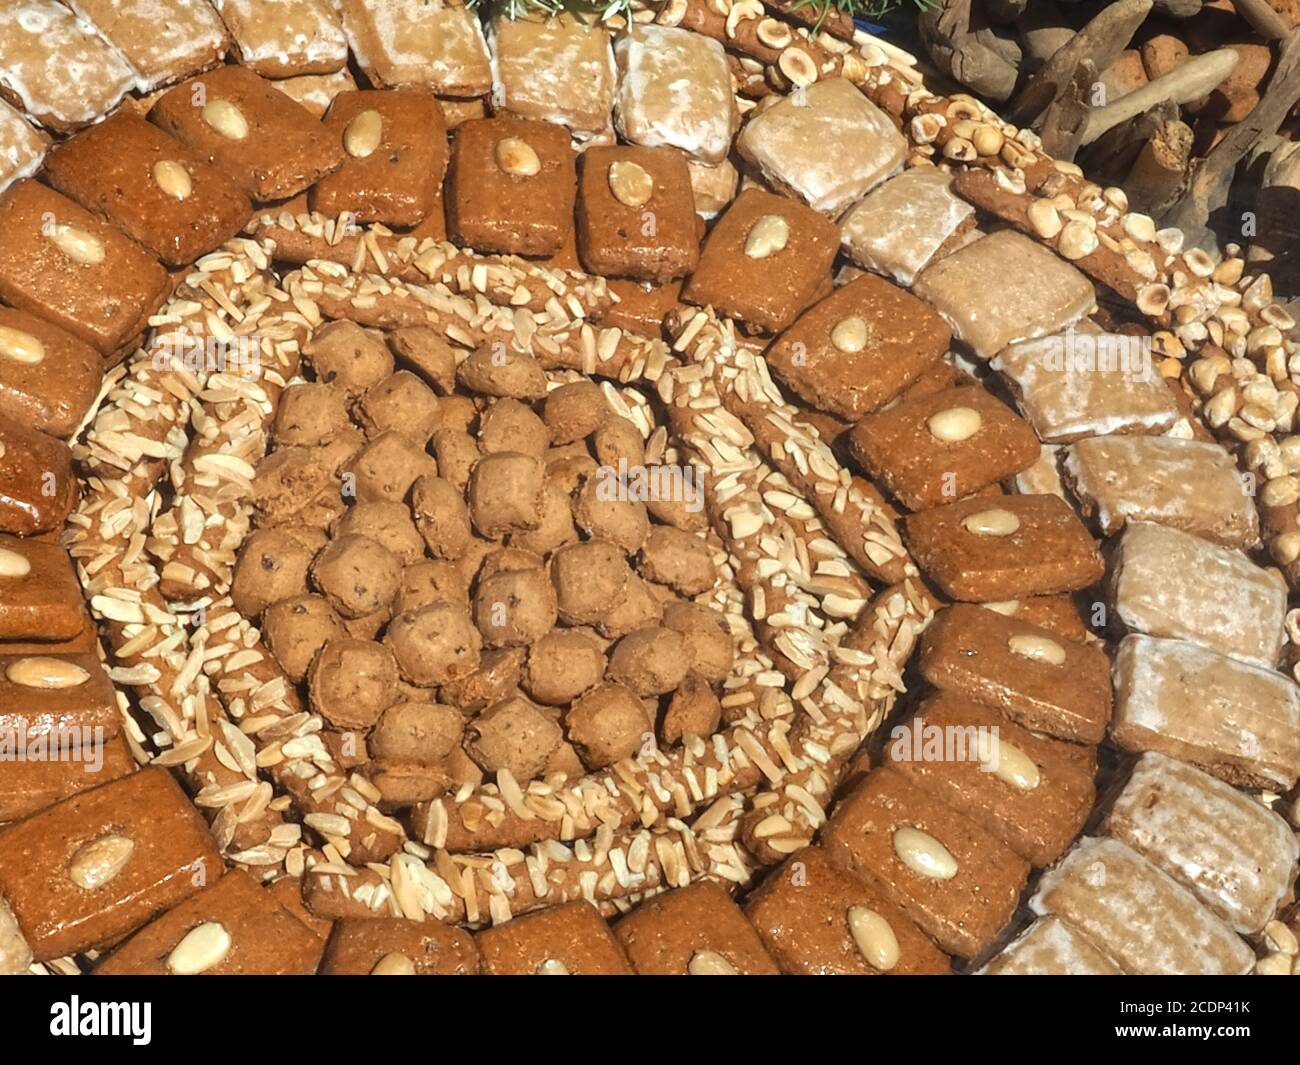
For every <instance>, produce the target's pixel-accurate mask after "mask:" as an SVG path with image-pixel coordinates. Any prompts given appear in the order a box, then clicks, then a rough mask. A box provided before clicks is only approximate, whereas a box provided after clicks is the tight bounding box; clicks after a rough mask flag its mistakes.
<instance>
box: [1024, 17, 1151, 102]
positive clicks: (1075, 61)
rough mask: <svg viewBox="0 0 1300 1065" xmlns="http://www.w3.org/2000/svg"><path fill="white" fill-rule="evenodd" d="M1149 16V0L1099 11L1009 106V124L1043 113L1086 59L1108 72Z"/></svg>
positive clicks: (1057, 97)
mask: <svg viewBox="0 0 1300 1065" xmlns="http://www.w3.org/2000/svg"><path fill="white" fill-rule="evenodd" d="M1149 14H1151V0H1118V2H1116V3H1113V4H1108V5H1107V6H1106V7H1104V8H1102V10H1101V11H1100V12H1099V13H1098V14H1097V15H1096V17H1094V18H1093V19H1092V21H1091V22H1089V23H1088V24H1087V25H1086V26H1084V27H1083V29H1081V30H1080V31H1079V32H1078V33H1076V34H1075V35H1074V36H1073V37H1072V38H1071V39H1070V41H1069V43H1067V44H1066V45H1065V46H1064V47H1062V48H1061V49H1060V50H1059V51H1057V52H1056V54H1055V55H1053V56H1052V58H1051V59H1049V60H1048V61H1047V62H1046V63H1044V64H1043V68H1042V70H1040V71H1039V72H1038V73H1037V74H1035V75H1034V76H1033V77H1032V78H1031V79H1030V81H1029V84H1028V85H1026V86H1025V88H1024V89H1023V90H1022V91H1021V93H1020V94H1019V96H1017V97H1016V99H1015V101H1014V102H1013V103H1012V105H1011V109H1010V113H1009V115H1008V117H1009V118H1010V119H1011V121H1012V122H1016V123H1019V124H1020V125H1026V124H1027V123H1029V122H1031V121H1033V120H1034V119H1035V118H1037V117H1038V116H1039V115H1041V114H1043V112H1044V111H1046V110H1047V109H1048V108H1049V107H1051V106H1052V104H1053V103H1055V102H1056V100H1057V99H1059V98H1060V96H1061V94H1062V93H1063V92H1064V91H1065V89H1066V87H1067V86H1068V85H1070V83H1071V82H1072V81H1074V79H1075V74H1076V72H1077V71H1078V69H1079V66H1080V65H1081V64H1082V63H1083V62H1084V61H1085V60H1086V61H1090V62H1091V63H1092V65H1093V66H1094V68H1095V69H1096V70H1097V71H1098V72H1101V71H1105V70H1108V69H1109V68H1110V66H1111V65H1112V64H1113V63H1114V62H1115V60H1116V59H1118V58H1119V55H1120V53H1121V52H1122V51H1124V49H1125V48H1127V47H1128V45H1129V42H1130V41H1132V40H1133V34H1134V33H1136V32H1137V28H1138V27H1139V26H1141V25H1142V23H1143V22H1144V21H1145V20H1146V17H1147V16H1148V15H1149Z"/></svg>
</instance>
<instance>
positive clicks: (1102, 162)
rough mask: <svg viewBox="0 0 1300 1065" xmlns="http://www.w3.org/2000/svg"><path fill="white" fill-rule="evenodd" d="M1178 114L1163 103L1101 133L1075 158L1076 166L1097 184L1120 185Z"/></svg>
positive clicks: (1170, 104) (1168, 102)
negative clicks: (1149, 145)
mask: <svg viewBox="0 0 1300 1065" xmlns="http://www.w3.org/2000/svg"><path fill="white" fill-rule="evenodd" d="M1178 114H1179V111H1178V107H1177V105H1176V104H1173V103H1171V102H1170V101H1168V100H1162V101H1161V102H1160V103H1158V104H1156V106H1155V107H1153V108H1151V109H1150V110H1149V111H1143V112H1142V114H1140V115H1136V116H1135V117H1133V118H1130V119H1129V120H1128V121H1127V122H1122V123H1120V124H1119V125H1118V126H1116V127H1115V128H1114V129H1111V130H1108V131H1107V132H1105V133H1103V134H1102V135H1101V136H1100V137H1098V138H1097V139H1096V140H1095V141H1093V142H1092V144H1090V145H1088V146H1087V147H1086V148H1085V149H1084V150H1083V151H1082V152H1080V153H1079V154H1078V155H1077V156H1076V157H1075V162H1077V163H1078V164H1079V165H1080V166H1082V167H1083V169H1084V171H1085V172H1086V173H1087V174H1088V175H1089V176H1090V177H1091V178H1092V180H1094V181H1096V182H1098V183H1099V184H1103V185H1122V184H1123V183H1124V180H1125V178H1126V177H1127V176H1128V173H1129V171H1130V170H1131V169H1132V167H1133V164H1134V162H1135V161H1136V160H1137V157H1138V154H1139V153H1140V152H1141V151H1142V149H1143V148H1144V147H1145V146H1146V145H1147V144H1148V143H1149V142H1150V141H1151V138H1152V137H1154V136H1155V135H1156V134H1157V133H1158V132H1159V131H1160V130H1161V129H1162V128H1163V127H1164V126H1165V125H1166V124H1167V123H1168V122H1170V121H1172V120H1174V119H1176V118H1177V117H1178Z"/></svg>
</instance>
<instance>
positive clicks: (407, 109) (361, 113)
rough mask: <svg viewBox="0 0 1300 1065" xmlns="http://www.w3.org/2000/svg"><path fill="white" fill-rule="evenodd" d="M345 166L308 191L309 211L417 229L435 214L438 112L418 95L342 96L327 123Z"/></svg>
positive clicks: (441, 128)
mask: <svg viewBox="0 0 1300 1065" xmlns="http://www.w3.org/2000/svg"><path fill="white" fill-rule="evenodd" d="M323 121H324V125H325V129H326V132H327V133H329V134H330V135H331V136H333V137H336V138H337V139H338V142H339V143H340V144H341V145H342V146H343V151H344V153H345V156H346V158H345V160H344V163H343V165H342V166H341V167H340V168H339V169H338V170H336V171H335V172H334V173H332V174H327V175H325V176H324V177H323V178H321V180H320V181H318V182H317V183H316V184H315V185H313V186H312V190H311V209H312V210H313V211H319V212H320V213H321V214H324V215H328V216H330V217H337V216H341V215H343V214H345V213H346V214H348V215H350V216H351V217H352V218H354V219H355V220H356V221H358V222H383V223H385V224H386V225H390V226H414V225H417V224H419V223H420V222H422V221H423V220H424V219H425V218H427V217H428V216H429V215H430V214H431V213H432V212H433V210H434V208H435V207H436V206H437V203H438V196H439V191H440V189H441V188H442V178H443V174H444V173H445V172H446V169H447V159H448V149H447V133H446V125H445V123H444V121H443V116H442V108H441V107H440V106H439V104H438V101H437V100H435V99H434V98H433V97H431V96H429V95H428V93H424V92H421V91H419V90H416V89H403V90H391V91H387V92H378V91H373V90H372V91H361V92H341V93H339V94H338V95H337V96H335V97H334V100H333V102H332V103H331V104H330V108H329V111H328V112H327V113H326V115H325V118H324V120H323Z"/></svg>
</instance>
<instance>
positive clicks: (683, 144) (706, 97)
mask: <svg viewBox="0 0 1300 1065" xmlns="http://www.w3.org/2000/svg"><path fill="white" fill-rule="evenodd" d="M614 59H615V61H616V62H617V64H618V71H619V81H618V89H617V91H616V93H615V97H614V105H615V106H614V122H615V125H616V126H617V128H618V131H619V132H620V133H621V134H622V135H623V136H624V137H625V138H627V139H628V140H629V141H631V142H632V143H633V144H644V145H649V146H651V147H655V146H659V145H668V146H670V147H674V148H681V149H682V150H683V151H684V152H686V153H687V154H688V155H692V156H694V157H695V158H696V159H698V160H700V161H701V162H705V163H720V162H721V161H722V160H723V159H725V158H726V156H727V152H728V150H729V149H730V147H731V136H732V134H733V133H734V132H735V129H736V123H737V122H738V120H739V118H738V115H737V112H736V101H735V99H734V97H733V96H732V94H731V73H730V71H729V70H728V69H727V59H726V55H725V54H724V53H723V50H722V45H720V44H719V43H718V42H717V41H715V40H713V39H711V38H709V37H704V36H701V35H700V34H698V33H692V32H691V31H690V30H684V29H681V28H679V27H675V26H654V25H650V26H641V25H638V26H635V27H634V28H633V29H632V31H631V32H630V33H628V34H626V35H625V36H623V37H620V38H619V39H618V41H617V42H616V43H615V45H614Z"/></svg>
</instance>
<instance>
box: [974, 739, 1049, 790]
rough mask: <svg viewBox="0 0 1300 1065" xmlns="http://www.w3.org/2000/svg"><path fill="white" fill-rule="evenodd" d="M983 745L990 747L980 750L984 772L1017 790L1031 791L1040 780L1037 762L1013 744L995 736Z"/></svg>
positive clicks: (1040, 775)
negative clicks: (990, 741)
mask: <svg viewBox="0 0 1300 1065" xmlns="http://www.w3.org/2000/svg"><path fill="white" fill-rule="evenodd" d="M985 746H987V747H991V748H992V749H991V750H982V751H981V757H980V761H981V763H982V768H983V769H984V771H985V772H986V773H989V774H990V775H991V776H994V777H996V778H997V779H998V780H1000V781H1002V783H1004V784H1009V785H1011V787H1013V788H1015V789H1016V790H1017V791H1033V790H1034V789H1035V788H1036V787H1038V785H1039V784H1040V783H1041V782H1042V779H1043V777H1042V774H1041V773H1040V772H1039V771H1038V766H1037V764H1036V763H1035V762H1034V760H1033V759H1032V758H1030V757H1029V755H1027V754H1025V752H1024V751H1022V750H1021V749H1020V748H1019V747H1017V746H1016V745H1015V744H1013V743H1008V742H1007V741H1006V740H1004V739H1003V738H1002V737H1001V736H997V737H993V742H992V743H991V744H988V745H985ZM985 755H987V756H988V757H985Z"/></svg>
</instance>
